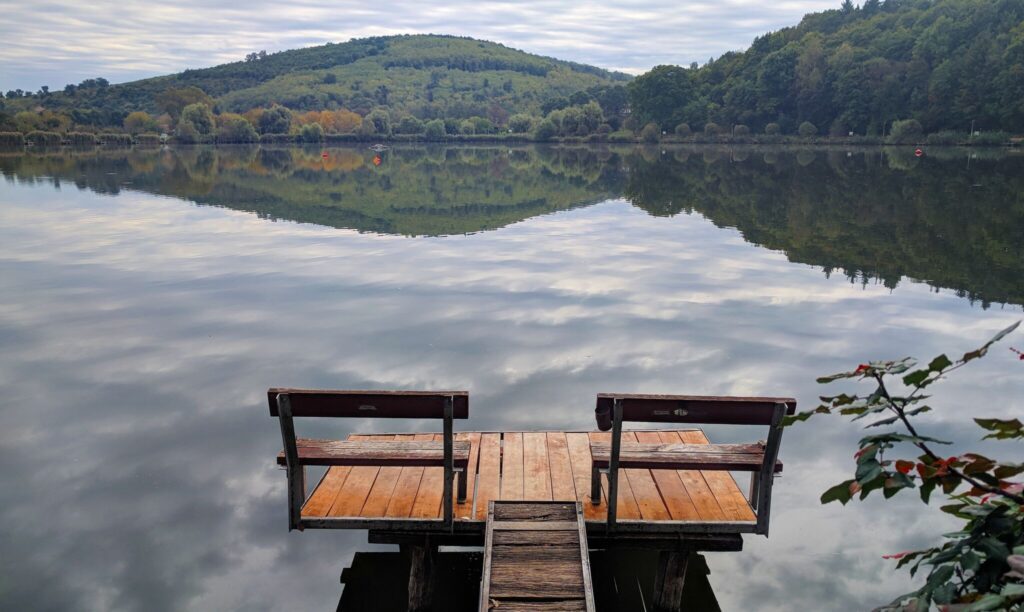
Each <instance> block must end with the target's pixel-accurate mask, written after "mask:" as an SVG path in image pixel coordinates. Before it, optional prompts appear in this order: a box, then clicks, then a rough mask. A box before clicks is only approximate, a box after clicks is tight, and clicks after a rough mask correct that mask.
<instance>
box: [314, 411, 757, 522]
mask: <svg viewBox="0 0 1024 612" xmlns="http://www.w3.org/2000/svg"><path fill="white" fill-rule="evenodd" d="M348 439H349V440H362V441H381V442H383V441H403V440H404V441H413V440H423V441H431V440H433V441H439V440H441V439H442V434H440V433H436V434H429V433H428V434H371V435H360V434H354V435H351V436H349V438H348ZM455 440H456V441H459V440H465V441H468V442H469V443H470V455H469V467H468V474H469V476H468V478H467V485H468V490H467V495H466V500H465V502H463V503H456V504H455V508H454V516H455V524H454V526H453V527H454V530H455V531H459V532H463V533H465V532H467V531H469V532H474V533H477V534H479V535H480V536H482V535H483V531H484V525H485V523H486V519H487V509H488V503H489V502H491V501H552V500H575V501H579V502H580V503H581V505H582V508H583V514H584V518H585V520H586V523H587V528H588V529H589V530H591V531H597V532H600V531H602V530H603V529H604V527H605V521H606V519H607V511H608V504H607V500H608V483H607V477H603V478H604V480H603V482H602V499H601V502H600V503H599V504H593V503H591V501H590V484H591V469H592V464H591V460H592V457H591V441H595V442H605V443H607V442H609V440H610V434H609V433H607V432H560V431H549V432H522V431H510V432H463V433H457V434H455ZM623 442H624V443H630V442H639V443H675V444H679V443H686V444H708V439H707V437H706V436H705V435H704V432H703V431H701V430H700V429H685V430H658V431H626V432H623ZM459 477H461V475H460V476H459ZM443 482H444V481H443V468H441V467H418V466H407V467H397V466H386V467H379V466H332V467H329V468H328V469H327V471H326V473H325V474H324V476H323V478H322V479H321V480H320V482H319V483H318V484H317V485H316V487H315V488H314V489H313V491H312V493H311V494H310V495H309V497H308V500H307V501H306V503H305V504H304V505H303V506H302V519H303V522H304V523H305V524H306V526H307V527H314V528H316V527H320V528H346V529H359V528H364V529H396V530H407V529H408V530H415V529H428V530H429V529H431V528H434V529H436V528H437V522H438V521H439V520H440V519H441V518H442V497H443V489H444V487H443ZM617 497H618V523H617V525H616V531H617V532H618V533H621V534H623V535H626V534H630V533H652V532H658V531H663V532H672V533H677V532H689V533H715V534H730V533H733V534H739V533H752V532H754V529H755V526H756V516H755V513H754V510H753V508H751V505H750V503H749V502H748V501H747V498H746V497H745V496H744V494H743V492H742V491H741V490H740V487H739V486H738V485H737V483H736V481H735V479H734V478H733V476H732V474H731V473H730V472H727V471H720V470H708V471H701V470H664V469H655V470H651V469H623V470H622V475H621V477H620V479H619V490H618V495H617Z"/></svg>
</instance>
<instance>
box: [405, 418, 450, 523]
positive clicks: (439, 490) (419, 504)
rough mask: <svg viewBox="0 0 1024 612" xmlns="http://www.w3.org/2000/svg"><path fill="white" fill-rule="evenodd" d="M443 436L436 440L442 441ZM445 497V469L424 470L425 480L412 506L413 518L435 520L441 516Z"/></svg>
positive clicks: (421, 482)
mask: <svg viewBox="0 0 1024 612" xmlns="http://www.w3.org/2000/svg"><path fill="white" fill-rule="evenodd" d="M441 437H442V436H441V434H434V440H435V441H439V440H441ZM443 497H444V468H443V467H427V468H423V479H422V480H420V490H419V491H417V492H416V501H415V502H414V503H413V505H412V512H410V513H409V516H410V517H412V518H434V517H439V516H441V499H442V498H443Z"/></svg>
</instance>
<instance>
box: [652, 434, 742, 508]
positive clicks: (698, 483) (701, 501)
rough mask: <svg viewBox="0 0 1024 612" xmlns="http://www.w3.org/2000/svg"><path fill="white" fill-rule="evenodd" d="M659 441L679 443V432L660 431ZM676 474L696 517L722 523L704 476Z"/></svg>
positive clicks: (691, 472)
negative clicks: (691, 503) (694, 510)
mask: <svg viewBox="0 0 1024 612" xmlns="http://www.w3.org/2000/svg"><path fill="white" fill-rule="evenodd" d="M658 433H659V435H660V436H661V439H662V440H664V441H666V442H671V443H674V442H681V441H682V438H680V432H678V431H662V432H658ZM676 474H677V475H678V476H679V480H680V482H682V483H683V487H684V488H685V489H686V493H687V495H688V496H689V497H690V501H691V502H693V506H694V508H696V510H697V515H698V517H700V520H703V521H724V520H725V513H724V512H723V511H722V508H721V506H720V505H719V504H718V500H717V499H715V494H714V493H713V492H712V491H711V487H709V486H708V483H707V482H706V481H705V480H704V476H703V475H702V474H701V473H700V472H699V471H697V470H677V471H676Z"/></svg>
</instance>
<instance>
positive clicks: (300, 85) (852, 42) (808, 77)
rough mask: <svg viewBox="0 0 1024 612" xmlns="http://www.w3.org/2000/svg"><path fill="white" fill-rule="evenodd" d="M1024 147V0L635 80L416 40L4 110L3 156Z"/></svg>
mask: <svg viewBox="0 0 1024 612" xmlns="http://www.w3.org/2000/svg"><path fill="white" fill-rule="evenodd" d="M97 132H105V133H101V134H99V135H97ZM113 132H118V133H120V134H121V136H119V135H118V134H115V133H113ZM1022 132H1024V0H884V1H883V0H864V2H863V4H862V5H859V6H855V5H854V4H853V3H852V1H851V0H843V4H842V5H840V6H839V7H838V8H836V9H833V10H828V11H824V12H820V13H813V14H809V15H807V16H805V17H804V18H803V20H802V21H801V23H800V24H799V25H797V26H794V27H790V28H785V29H782V30H779V31H777V32H771V33H768V34H766V35H764V36H761V37H759V38H757V39H756V40H754V42H753V44H752V45H751V46H750V48H749V49H747V50H746V51H744V52H734V53H727V54H725V55H723V56H722V57H720V58H718V59H714V60H709V61H708V63H706V64H704V65H703V66H700V65H698V64H696V63H694V64H691V65H690V66H689V67H680V66H657V67H655V68H654V69H652V70H651V71H649V72H647V73H646V74H643V75H641V76H639V77H636V78H635V79H631V78H630V77H629V76H628V75H625V74H621V73H614V72H609V71H606V70H602V69H600V68H595V67H592V66H585V65H581V64H576V63H572V62H565V61H560V60H555V59H551V58H547V57H541V56H538V55H532V54H529V53H525V52H522V51H517V50H515V49H511V48H509V47H506V46H504V45H500V44H496V43H491V42H485V41H479V40H474V39H471V38H460V37H454V36H436V35H403V36H387V37H375V38H364V39H355V40H351V41H348V42H345V43H340V44H328V45H323V46H318V47H310V48H306V49H297V50H292V51H283V52H280V53H271V54H267V53H265V52H255V53H251V54H249V55H248V56H247V57H246V58H245V59H244V60H242V61H238V62H234V63H231V64H224V65H222V66H215V67H213V68H205V69H199V70H186V71H184V72H181V73H179V74H174V75H169V76H162V77H155V78H151V79H144V80H141V81H135V82H131V83H124V84H120V85H111V84H110V83H109V82H107V81H106V80H105V79H102V78H96V79H87V80H85V81H83V82H81V83H79V84H77V85H74V84H70V85H67V86H65V87H64V88H63V90H61V91H52V92H51V91H49V89H48V88H46V87H43V88H41V89H40V90H39V91H38V92H34V93H27V92H23V91H20V90H13V91H8V92H6V94H5V95H4V97H3V99H0V145H15V146H20V145H21V144H22V143H24V142H26V141H27V142H29V143H30V144H36V145H54V144H61V143H64V144H78V145H89V144H95V143H96V142H97V141H99V142H103V143H108V144H109V143H114V144H121V143H122V137H124V138H128V141H129V142H131V140H136V141H145V142H156V141H158V139H159V138H160V134H164V135H165V136H164V138H165V139H166V138H167V137H169V136H172V137H173V138H174V140H175V141H176V142H179V143H201V142H257V141H262V142H271V143H273V142H294V141H299V142H322V141H324V140H331V138H332V137H335V140H337V139H341V140H345V139H348V140H370V139H380V138H399V139H402V138H404V139H414V140H455V139H463V140H464V139H474V138H476V139H479V138H481V137H485V138H490V139H494V138H514V139H519V140H539V141H547V140H574V139H587V140H596V141H611V142H617V141H620V142H626V141H635V140H643V141H646V142H657V141H673V140H676V141H718V142H721V141H727V142H737V141H738V142H751V141H754V142H786V141H792V140H800V141H807V140H813V139H819V138H844V139H849V141H850V142H881V141H883V140H884V141H886V142H895V143H921V142H926V141H927V142H929V143H934V144H957V143H968V144H1003V143H1006V142H1007V141H1009V140H1010V134H1011V133H1016V134H1020V133H1022Z"/></svg>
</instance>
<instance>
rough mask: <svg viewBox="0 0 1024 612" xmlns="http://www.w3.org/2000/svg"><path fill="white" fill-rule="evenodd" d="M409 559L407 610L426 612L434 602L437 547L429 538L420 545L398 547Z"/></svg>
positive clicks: (424, 539)
mask: <svg viewBox="0 0 1024 612" xmlns="http://www.w3.org/2000/svg"><path fill="white" fill-rule="evenodd" d="M400 548H401V550H402V552H403V553H405V554H407V555H408V557H409V606H408V607H409V610H410V612H426V611H428V610H431V609H432V607H433V601H434V564H435V562H436V560H437V546H436V545H433V544H432V543H431V541H430V536H426V537H425V538H423V543H422V544H406V545H403V546H401V547H400Z"/></svg>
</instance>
